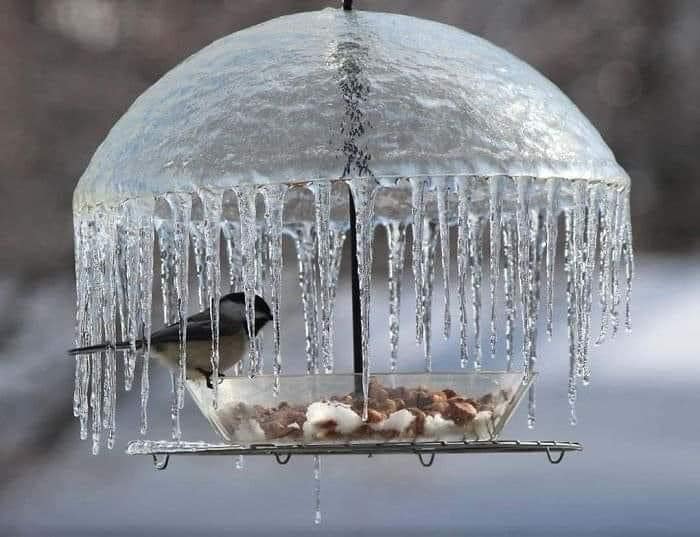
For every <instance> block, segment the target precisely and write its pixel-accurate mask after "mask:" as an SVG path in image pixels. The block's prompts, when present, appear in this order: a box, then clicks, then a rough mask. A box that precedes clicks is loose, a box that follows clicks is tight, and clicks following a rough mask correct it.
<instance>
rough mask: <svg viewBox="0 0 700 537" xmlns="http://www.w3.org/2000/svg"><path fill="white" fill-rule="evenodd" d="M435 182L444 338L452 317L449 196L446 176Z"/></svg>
mask: <svg viewBox="0 0 700 537" xmlns="http://www.w3.org/2000/svg"><path fill="white" fill-rule="evenodd" d="M435 181H436V183H437V192H436V196H437V210H438V220H439V223H440V253H441V258H442V283H443V294H444V297H445V309H444V313H443V319H444V321H443V329H442V335H443V337H444V338H445V339H448V338H449V337H450V330H451V327H452V317H451V315H450V227H449V223H448V220H447V219H448V217H449V198H448V194H449V191H448V188H447V180H446V178H442V180H440V179H435Z"/></svg>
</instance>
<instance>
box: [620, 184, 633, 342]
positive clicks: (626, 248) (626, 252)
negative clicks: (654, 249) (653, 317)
mask: <svg viewBox="0 0 700 537" xmlns="http://www.w3.org/2000/svg"><path fill="white" fill-rule="evenodd" d="M627 195H629V193H628V194H627ZM625 205H626V208H627V211H626V212H625V214H624V215H623V218H624V220H623V222H624V223H623V225H624V240H623V242H622V255H623V257H624V259H625V329H626V330H627V331H628V332H630V331H631V330H632V309H631V302H632V280H633V279H634V249H633V248H632V224H631V218H630V206H629V201H628V202H627V203H626V204H625Z"/></svg>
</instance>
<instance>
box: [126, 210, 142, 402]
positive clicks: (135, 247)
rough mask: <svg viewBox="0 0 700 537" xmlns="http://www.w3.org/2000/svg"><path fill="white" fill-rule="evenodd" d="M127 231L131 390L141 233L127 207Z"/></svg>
mask: <svg viewBox="0 0 700 537" xmlns="http://www.w3.org/2000/svg"><path fill="white" fill-rule="evenodd" d="M126 218H127V222H126V225H125V232H126V248H125V249H126V292H127V304H128V305H127V310H126V318H127V330H128V333H127V336H128V337H127V340H128V342H129V348H128V349H127V351H126V352H125V353H124V389H125V390H126V391H130V390H131V386H132V384H133V382H134V370H135V367H136V341H137V339H138V335H139V328H140V326H139V319H140V312H139V305H140V303H141V302H140V294H139V291H140V289H139V235H138V225H137V224H136V223H135V222H133V221H129V220H131V219H133V220H135V219H136V217H135V216H134V214H133V211H131V210H129V209H127V213H126Z"/></svg>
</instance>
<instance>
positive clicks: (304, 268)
mask: <svg viewBox="0 0 700 537" xmlns="http://www.w3.org/2000/svg"><path fill="white" fill-rule="evenodd" d="M294 244H295V246H296V253H297V261H298V267H299V268H298V277H299V288H300V290H301V305H302V309H303V312H304V349H305V355H306V374H307V375H310V374H312V373H313V374H315V373H318V363H317V360H316V358H317V356H318V316H317V313H318V312H317V309H316V268H317V267H316V263H315V262H314V260H315V257H314V249H315V246H314V241H313V236H312V230H311V226H310V225H309V224H308V223H307V224H301V225H300V226H299V227H298V228H297V229H296V233H295V236H294Z"/></svg>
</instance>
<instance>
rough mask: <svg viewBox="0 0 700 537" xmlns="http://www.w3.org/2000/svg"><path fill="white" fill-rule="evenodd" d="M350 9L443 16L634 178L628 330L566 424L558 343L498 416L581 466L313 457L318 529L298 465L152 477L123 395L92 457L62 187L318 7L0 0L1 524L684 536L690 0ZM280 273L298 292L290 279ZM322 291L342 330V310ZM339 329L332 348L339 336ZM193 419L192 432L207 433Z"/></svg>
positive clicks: (698, 309) (693, 512)
mask: <svg viewBox="0 0 700 537" xmlns="http://www.w3.org/2000/svg"><path fill="white" fill-rule="evenodd" d="M355 3H356V8H358V9H368V10H376V11H390V12H398V13H403V14H407V15H413V16H418V17H424V18H428V19H434V20H438V21H441V22H445V23H449V24H452V25H454V26H458V27H460V28H463V29H465V30H467V31H469V32H472V33H475V34H477V35H480V36H482V37H484V38H486V39H488V40H490V41H492V42H494V43H495V44H497V45H499V46H501V47H504V48H506V49H507V50H509V51H510V52H512V53H513V54H515V55H516V56H519V57H520V58H522V59H523V60H525V61H527V62H528V63H530V64H531V65H532V66H534V67H535V68H536V69H538V70H540V71H541V72H542V73H543V74H544V75H545V76H547V77H548V78H550V79H551V80H552V81H553V82H554V83H556V84H557V85H558V86H559V87H560V88H562V90H563V91H564V92H565V93H566V94H567V95H568V96H569V97H570V98H571V99H572V100H573V101H574V102H575V103H576V104H577V105H578V107H579V108H580V109H581V110H582V111H583V113H584V114H585V115H586V116H587V117H588V118H589V119H590V120H591V122H592V123H593V124H594V125H595V126H596V127H597V128H598V129H599V130H600V132H601V134H602V136H603V138H604V139H605V140H606V141H607V143H608V144H609V145H610V147H611V148H612V149H613V151H614V152H615V155H616V157H617V159H618V161H619V162H620V164H621V165H622V166H623V167H624V168H625V169H626V170H627V171H628V173H629V174H630V176H631V177H632V184H633V188H632V220H633V226H634V233H635V247H636V252H637V254H638V260H637V261H638V271H637V278H636V281H635V292H634V295H633V301H634V303H633V316H634V323H635V328H634V333H633V334H632V335H631V336H627V335H622V336H620V337H618V340H617V341H616V342H615V343H614V344H612V345H610V346H605V347H602V348H601V349H598V350H596V351H595V353H594V355H593V358H594V360H595V369H594V374H595V378H594V382H593V384H592V385H591V386H590V387H588V388H587V389H585V390H582V392H581V394H580V398H579V399H580V404H579V407H580V410H579V414H580V425H579V426H578V427H577V428H575V429H574V428H571V427H570V426H569V425H568V420H567V408H566V388H565V377H566V364H565V362H566V360H565V359H564V356H565V345H566V341H565V337H564V334H563V331H560V333H559V334H557V337H555V340H554V341H553V342H552V343H550V344H548V345H546V346H544V347H543V354H544V360H543V361H542V362H543V363H542V378H541V381H540V390H539V394H540V397H539V405H538V408H539V421H538V427H537V429H535V430H534V431H528V430H527V428H526V427H525V425H524V422H525V419H524V416H516V417H515V418H514V421H513V422H512V424H511V425H510V426H509V430H508V433H507V435H506V436H511V437H517V438H523V439H525V438H540V439H553V438H556V439H572V440H580V441H581V442H582V443H584V445H585V448H586V449H585V451H584V453H583V454H579V455H572V456H570V457H568V458H566V459H565V461H564V463H562V465H560V466H550V465H549V464H547V463H546V460H545V458H544V456H542V457H536V456H517V457H515V456H513V457H511V456H469V457H466V456H463V457H459V456H443V457H438V460H437V461H436V463H435V465H434V467H433V468H432V469H430V470H425V469H423V468H420V467H419V466H418V464H417V461H415V460H414V457H409V456H405V457H403V456H402V457H394V458H390V457H377V458H374V459H371V460H369V461H368V460H365V459H359V458H358V459H354V458H343V457H339V458H332V459H331V458H327V459H324V460H323V465H324V469H323V504H324V508H323V510H324V517H325V520H324V523H323V525H322V526H321V528H313V527H312V517H313V508H312V507H313V504H312V495H311V492H312V483H311V462H310V460H304V459H297V460H293V461H292V463H290V465H288V466H286V467H278V466H277V465H276V464H275V463H274V461H273V460H267V459H265V460H246V468H245V469H244V470H242V471H236V470H234V467H233V461H228V460H218V459H217V460H203V459H200V460H191V459H189V460H188V459H176V460H174V461H173V462H172V468H171V469H169V471H167V472H162V473H155V472H153V471H152V469H151V467H150V463H149V461H148V460H146V459H141V458H128V457H126V456H125V455H123V447H124V445H125V442H126V440H128V439H131V438H136V437H137V430H136V428H135V427H134V425H135V423H136V422H137V419H136V416H137V401H136V397H135V396H134V395H128V396H123V399H124V400H122V401H121V409H120V416H119V419H120V423H122V424H123V425H122V426H121V430H120V432H119V443H118V445H117V448H116V449H115V450H114V452H113V453H109V454H106V455H103V456H100V457H97V458H94V457H91V456H90V455H89V446H87V445H86V444H81V443H80V441H79V440H78V427H77V424H76V423H75V422H74V420H73V418H72V414H71V397H72V387H71V383H72V375H73V373H72V362H69V361H67V360H65V358H64V356H63V350H64V349H66V348H68V347H70V346H71V343H72V338H73V319H74V307H75V306H74V304H75V300H74V277H73V270H74V269H73V244H72V233H73V232H72V217H71V195H72V191H73V188H74V186H75V184H76V182H77V180H78V178H79V177H80V175H81V174H82V172H83V170H84V169H85V167H86V165H87V163H88V160H89V158H90V156H91V155H92V153H93V152H94V151H95V149H96V147H97V145H98V144H99V143H100V142H101V140H102V139H103V138H104V137H105V136H106V134H107V132H108V131H109V129H110V127H111V126H112V124H113V123H114V122H115V121H116V120H117V119H118V118H119V117H120V116H121V115H122V114H123V113H124V112H125V111H126V109H127V108H128V106H129V105H130V104H131V102H132V101H133V100H134V99H135V98H136V97H137V96H138V95H139V94H140V93H141V92H143V91H144V90H145V89H146V88H147V87H148V86H150V85H151V84H152V83H153V82H155V81H156V80H157V79H158V78H160V77H161V76H162V75H163V74H164V73H165V72H167V71H168V70H169V69H171V68H172V67H173V66H174V65H176V64H177V63H179V62H180V61H182V60H183V59H184V58H186V57H187V56H189V55H190V54H192V53H193V52H195V51H197V50H199V49H200V48H202V47H203V46H204V45H206V44H208V43H210V42H211V41H213V40H215V39H217V38H219V37H221V36H224V35H226V34H229V33H231V32H233V31H236V30H238V29H240V28H244V27H247V26H250V25H252V24H256V23H259V22H262V21H264V20H267V19H269V18H272V17H276V16H280V15H283V14H287V13H293V12H298V11H304V10H313V9H320V8H323V7H326V6H328V5H333V4H334V2H319V1H297V2H293V1H288V0H274V1H273V0H264V1H262V0H261V1H246V2H243V1H240V2H239V1H235V0H152V1H146V0H141V1H136V0H133V1H132V0H33V1H32V0H3V1H2V3H0V178H1V179H0V199H2V210H1V211H0V245H1V246H2V248H0V304H2V306H3V307H2V308H0V424H1V425H2V428H1V429H0V431H1V434H0V535H8V536H14V535H91V536H96V535H130V534H143V535H181V534H182V535H184V534H193V533H194V534H199V535H210V534H211V535H214V534H220V533H222V532H223V531H226V532H234V531H242V532H245V533H244V534H246V535H258V534H259V535H265V534H268V533H272V532H284V533H285V534H288V535H295V534H297V533H298V534H300V535H301V534H304V535H306V534H308V533H309V532H311V531H320V532H323V533H325V534H329V535H354V534H358V535H359V534H369V532H374V533H377V534H379V533H381V534H384V535H393V534H397V535H399V534H401V535H413V534H419V533H425V532H430V533H431V534H433V535H441V534H446V535H447V534H453V533H454V534H457V533H458V534H464V533H465V532H471V533H476V532H478V533H479V534H481V535H536V534H537V535H555V534H557V535H560V534H562V533H563V532H566V533H567V534H569V535H593V534H596V535H635V536H641V535H659V534H663V535H697V534H698V528H699V527H700V511H698V509H697V498H698V497H700V464H699V462H700V430H698V427H697V416H696V409H697V408H698V407H700V390H698V386H699V384H698V382H699V381H700V352H699V351H698V350H697V337H695V336H694V330H697V327H698V322H699V321H700V278H699V277H698V275H699V274H700V255H698V254H699V250H698V249H699V248H700V219H699V218H698V210H699V209H700V182H699V181H698V176H697V169H698V167H699V166H700V151H698V141H700V100H698V96H699V95H700V69H698V66H699V65H700V3H698V2H696V1H695V0H685V1H683V0H668V1H665V2H642V1H639V0H636V1H631V0H617V1H615V2H610V1H609V0H586V1H580V2H573V1H566V2H564V1H561V0H556V1H555V0H501V1H496V0H488V1H487V0H482V1H477V0H473V1H466V0H458V1H457V0H455V1H442V2H441V1H431V2H426V1H398V0H395V1H390V0H386V1H378V0H356V2H355ZM290 265H291V263H290ZM377 271H378V272H380V274H377V281H378V282H381V279H382V278H383V277H384V274H383V271H384V269H383V267H381V266H380V267H377ZM285 281H286V282H287V284H286V285H288V286H289V288H290V289H292V291H290V293H297V292H298V291H297V288H296V287H295V283H294V274H292V273H291V272H290V273H288V274H287V275H286V276H285ZM294 296H296V294H295V295H294ZM340 300H341V304H340V305H339V307H338V312H339V313H338V321H337V324H338V325H339V326H343V323H344V322H345V321H346V320H348V319H349V313H348V310H349V306H348V302H347V297H345V296H342V295H341V297H340ZM383 300H384V299H383V298H382V297H381V296H380V297H379V298H378V299H377V301H376V302H375V308H377V309H378V310H380V313H381V312H382V311H383V310H381V308H383V307H385V304H382V301H383ZM288 302H292V301H288ZM406 309H407V308H404V310H406ZM288 310H289V312H290V313H291V312H292V311H294V310H293V306H292V305H291V304H290V305H289V308H288ZM405 313H406V315H407V317H410V312H405ZM559 313H560V314H562V312H559ZM378 318H379V320H380V321H382V319H383V318H384V317H383V313H382V314H381V315H379V316H378ZM382 322H383V321H382ZM290 326H291V324H290ZM407 326H410V324H407ZM291 329H293V328H290V330H291ZM377 332H379V330H377V331H375V333H377ZM342 333H343V331H341V335H339V337H338V345H344V344H348V342H347V341H345V340H344V339H343V336H342ZM436 339H437V338H436ZM441 348H442V347H438V348H437V350H436V354H437V353H439V352H440V349H441ZM444 352H445V353H446V354H448V353H450V352H453V351H448V350H446V349H445V350H444ZM161 380H163V379H161ZM155 384H156V388H155V389H156V390H159V389H160V390H161V391H162V392H165V389H166V386H165V383H164V382H162V383H160V384H159V381H158V380H156V382H155ZM161 384H162V385H161ZM188 412H189V414H190V415H189V416H188V418H189V422H191V425H190V428H188V429H185V431H186V433H188V436H189V437H191V438H196V437H197V435H198V434H200V435H204V434H206V424H203V423H202V420H201V418H199V419H198V417H197V416H196V415H195V414H194V410H193V409H192V405H189V409H188ZM163 416H165V414H163ZM190 432H191V434H190Z"/></svg>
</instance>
